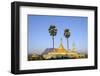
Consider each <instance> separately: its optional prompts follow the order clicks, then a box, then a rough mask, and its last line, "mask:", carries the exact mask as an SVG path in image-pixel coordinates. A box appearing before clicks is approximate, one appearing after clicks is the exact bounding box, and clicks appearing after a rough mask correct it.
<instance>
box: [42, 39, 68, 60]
mask: <svg viewBox="0 0 100 76" xmlns="http://www.w3.org/2000/svg"><path fill="white" fill-rule="evenodd" d="M67 53H68V51H67V50H66V49H64V47H63V45H62V39H61V40H60V46H59V48H54V49H52V50H50V51H49V52H48V53H46V54H44V55H43V57H44V58H45V59H49V58H51V57H52V58H56V57H58V56H64V55H67Z"/></svg>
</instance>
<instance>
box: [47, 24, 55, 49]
mask: <svg viewBox="0 0 100 76" xmlns="http://www.w3.org/2000/svg"><path fill="white" fill-rule="evenodd" d="M48 31H49V33H50V36H52V40H53V49H54V36H56V34H57V28H56V26H55V25H50V27H49V29H48Z"/></svg>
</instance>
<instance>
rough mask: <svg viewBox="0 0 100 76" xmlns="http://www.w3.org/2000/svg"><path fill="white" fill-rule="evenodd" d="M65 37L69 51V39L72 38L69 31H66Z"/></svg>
mask: <svg viewBox="0 0 100 76" xmlns="http://www.w3.org/2000/svg"><path fill="white" fill-rule="evenodd" d="M64 36H65V38H67V49H68V50H69V42H68V38H69V37H70V31H69V29H65V30H64Z"/></svg>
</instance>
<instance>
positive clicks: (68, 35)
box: [64, 29, 70, 38]
mask: <svg viewBox="0 0 100 76" xmlns="http://www.w3.org/2000/svg"><path fill="white" fill-rule="evenodd" d="M64 36H65V37H66V38H69V37H70V31H69V29H65V30H64Z"/></svg>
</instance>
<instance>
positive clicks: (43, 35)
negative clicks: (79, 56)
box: [28, 15, 88, 54]
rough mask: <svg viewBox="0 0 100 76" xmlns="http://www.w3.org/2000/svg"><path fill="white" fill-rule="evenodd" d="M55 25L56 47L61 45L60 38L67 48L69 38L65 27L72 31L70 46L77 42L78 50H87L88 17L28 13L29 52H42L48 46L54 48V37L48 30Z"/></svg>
mask: <svg viewBox="0 0 100 76" xmlns="http://www.w3.org/2000/svg"><path fill="white" fill-rule="evenodd" d="M52 24H53V25H55V26H56V28H57V30H58V31H57V35H56V36H55V48H58V47H59V44H60V39H61V38H62V43H63V46H64V48H67V40H66V38H65V37H64V29H65V28H68V29H69V30H70V32H71V36H70V38H69V48H70V49H71V48H72V43H73V42H75V45H76V48H77V51H83V52H86V51H87V48H88V25H87V24H88V18H87V17H79V16H47V15H28V53H29V54H30V53H32V52H34V53H38V54H41V53H42V52H43V51H44V50H45V49H46V48H52V38H51V36H50V34H49V32H48V28H49V26H50V25H52Z"/></svg>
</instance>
